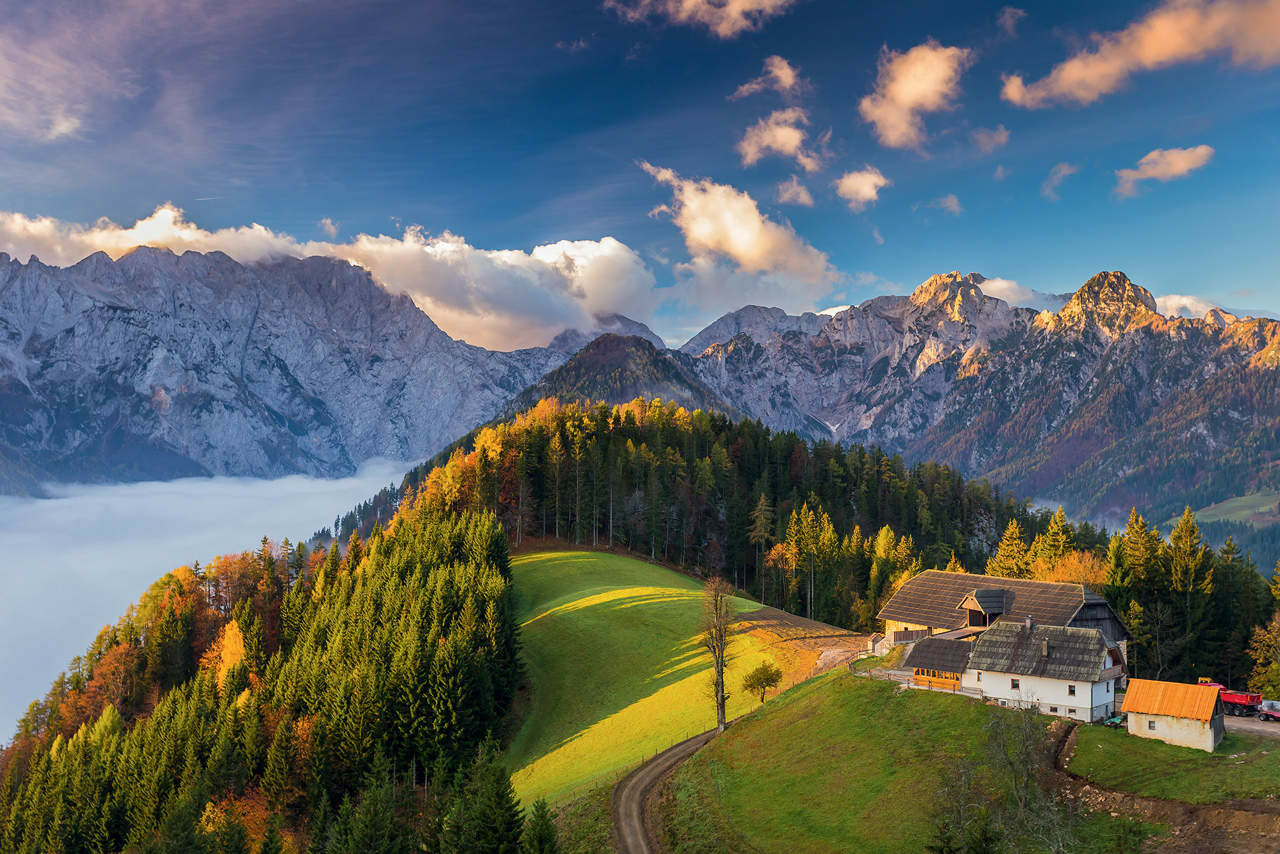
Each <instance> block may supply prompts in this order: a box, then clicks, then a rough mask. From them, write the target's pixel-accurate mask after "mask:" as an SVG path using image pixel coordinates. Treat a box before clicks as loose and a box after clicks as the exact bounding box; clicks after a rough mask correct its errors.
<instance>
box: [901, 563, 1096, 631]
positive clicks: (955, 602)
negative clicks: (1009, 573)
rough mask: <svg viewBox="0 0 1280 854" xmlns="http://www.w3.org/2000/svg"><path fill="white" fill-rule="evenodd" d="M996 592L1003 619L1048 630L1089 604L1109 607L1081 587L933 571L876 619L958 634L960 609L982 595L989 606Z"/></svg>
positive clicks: (909, 583)
mask: <svg viewBox="0 0 1280 854" xmlns="http://www.w3.org/2000/svg"><path fill="white" fill-rule="evenodd" d="M996 590H1001V591H1004V592H1005V594H1006V595H1005V602H1004V603H1003V604H1004V606H1005V610H1004V611H1003V613H1004V614H1005V615H1007V616H1012V617H1030V618H1031V619H1032V620H1033V621H1034V622H1036V623H1042V624H1045V625H1050V626H1065V625H1067V624H1068V623H1070V622H1071V618H1072V617H1074V616H1075V614H1076V612H1077V611H1079V610H1080V609H1081V607H1083V606H1084V605H1085V603H1086V602H1089V603H1090V604H1093V603H1094V602H1095V601H1101V602H1102V604H1103V605H1105V600H1102V599H1101V597H1099V596H1096V595H1095V594H1094V593H1093V592H1092V591H1090V590H1086V589H1085V587H1084V585H1082V584H1064V583H1059V582H1052V581H1031V580H1030V579H1025V578H996V577H994V576H989V575H972V574H970V573H967V572H944V571H942V570H940V569H930V570H926V571H924V572H922V573H920V574H919V575H916V576H914V577H912V578H909V579H907V582H906V583H905V584H903V585H902V587H901V588H900V589H899V590H898V592H897V593H895V594H893V597H892V598H890V599H889V601H888V602H887V603H885V606H884V607H883V608H882V609H880V613H879V614H878V615H877V616H878V618H879V619H881V620H897V621H898V622H901V623H910V624H912V625H917V626H932V627H933V628H941V629H956V628H959V627H960V626H962V625H964V624H965V623H966V622H967V620H968V614H966V613H965V611H964V609H962V608H961V607H960V606H961V604H962V603H963V602H964V601H965V599H966V598H968V597H969V596H972V595H975V594H977V593H978V592H979V591H981V592H982V599H985V600H987V601H990V600H991V599H993V598H994V596H995V595H996V594H995V593H994V592H993V591H996Z"/></svg>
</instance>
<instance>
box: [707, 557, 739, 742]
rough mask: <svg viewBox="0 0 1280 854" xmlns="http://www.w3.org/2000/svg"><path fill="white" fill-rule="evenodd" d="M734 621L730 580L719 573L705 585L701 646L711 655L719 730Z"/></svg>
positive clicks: (723, 718)
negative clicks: (731, 630)
mask: <svg viewBox="0 0 1280 854" xmlns="http://www.w3.org/2000/svg"><path fill="white" fill-rule="evenodd" d="M732 620H733V602H732V599H731V591H730V589H729V583H728V582H727V581H725V580H724V579H723V578H720V577H719V576H717V577H715V578H712V579H711V580H710V581H708V582H707V583H706V585H705V586H704V587H703V588H702V638H701V640H702V645H703V646H704V647H705V648H706V650H707V652H708V653H710V654H711V692H712V697H713V698H714V699H715V703H716V729H718V730H720V731H721V732H723V731H724V728H725V726H726V723H727V722H726V720H725V703H726V702H727V701H728V694H726V693H725V689H724V668H725V661H726V660H727V655H728V651H729V623H730V621H732Z"/></svg>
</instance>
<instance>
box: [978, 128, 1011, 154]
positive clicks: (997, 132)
mask: <svg viewBox="0 0 1280 854" xmlns="http://www.w3.org/2000/svg"><path fill="white" fill-rule="evenodd" d="M971 136H972V137H973V144H974V145H976V146H978V150H979V151H981V152H982V153H983V154H990V153H991V152H993V151H995V150H996V149H997V148H1000V147H1001V146H1003V145H1008V144H1009V129H1008V128H1007V127H1005V126H1004V125H996V126H995V127H994V128H976V129H975V130H974V131H973V133H972V134H971Z"/></svg>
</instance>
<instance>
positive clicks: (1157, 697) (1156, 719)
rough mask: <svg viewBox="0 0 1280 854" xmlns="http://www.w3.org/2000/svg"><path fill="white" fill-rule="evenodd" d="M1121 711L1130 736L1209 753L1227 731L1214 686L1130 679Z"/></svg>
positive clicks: (1214, 748) (1220, 702) (1219, 698)
mask: <svg viewBox="0 0 1280 854" xmlns="http://www.w3.org/2000/svg"><path fill="white" fill-rule="evenodd" d="M1123 711H1124V713H1125V715H1126V716H1127V718H1128V724H1127V726H1128V730H1129V735H1136V736H1138V737H1139V738H1155V739H1159V740H1160V741H1164V742H1167V743H1169V744H1177V745H1180V746H1182V747H1195V748H1199V749H1200V750H1207V751H1208V752H1210V753H1212V752H1213V751H1214V750H1216V749H1217V747H1218V744H1219V743H1221V741H1222V735H1223V733H1224V732H1225V730H1226V724H1225V723H1224V721H1223V713H1222V697H1221V694H1220V693H1219V691H1218V686H1217V685H1190V684H1187V683H1185V682H1157V681H1156V680H1154V679H1130V680H1129V690H1128V691H1127V692H1126V693H1125V695H1124V708H1123Z"/></svg>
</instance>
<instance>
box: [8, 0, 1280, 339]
mask: <svg viewBox="0 0 1280 854" xmlns="http://www.w3.org/2000/svg"><path fill="white" fill-rule="evenodd" d="M476 5H485V6H488V7H489V8H486V9H482V10H476V9H474V8H472V7H474V6H476ZM1015 6H1016V9H1014V10H1013V11H1009V9H1010V8H1012V7H1005V6H1003V5H1002V4H999V3H995V4H990V5H979V4H955V3H913V2H904V3H896V4H888V5H884V6H880V7H876V6H869V5H866V4H853V3H848V2H842V0H726V2H724V3H720V4H712V3H710V2H709V0H693V2H690V3H687V4H685V7H684V8H686V9H693V10H694V16H693V18H691V19H685V20H682V19H680V16H679V14H678V12H676V11H674V10H675V9H676V8H677V6H676V5H675V4H673V3H672V0H608V2H605V3H603V4H602V3H601V2H598V0H593V1H592V2H576V3H572V2H570V3H552V2H548V3H544V4H529V3H511V4H470V3H462V2H458V3H454V2H439V1H438V0H432V2H415V3H395V2H377V3H367V4H359V5H352V4H345V3H336V2H333V3H310V4H296V3H276V4H273V3H271V2H265V3H254V4H252V5H250V4H235V3H230V4H215V3H212V2H206V0H183V2H176V3H158V2H155V0H106V1H105V2H99V3H96V4H84V3H66V4H63V5H57V4H54V5H49V4H40V5H34V4H32V5H18V6H16V7H14V8H13V11H12V13H11V19H10V20H11V25H10V26H8V27H6V31H5V32H4V33H3V35H0V211H5V212H9V213H7V214H0V250H7V251H10V252H11V253H13V254H14V255H16V256H18V257H20V258H24V259H25V257H26V255H27V254H30V253H31V252H35V253H36V254H38V255H39V256H40V257H41V258H42V259H44V260H46V261H49V262H51V263H70V262H72V261H74V260H75V259H76V258H77V257H78V256H80V255H83V254H87V252H88V251H92V250H93V249H95V248H106V249H107V250H108V251H111V252H112V253H113V254H118V252H119V251H123V250H124V248H125V244H126V243H128V242H129V241H130V240H131V239H132V240H134V242H155V243H161V244H165V245H171V246H173V247H174V248H184V247H186V248H225V249H227V251H229V252H231V254H233V255H237V256H238V257H242V258H244V260H253V259H254V257H257V256H256V255H255V253H259V254H260V253H261V252H265V251H268V249H267V248H263V247H268V248H270V247H274V248H272V249H271V251H275V250H277V249H279V248H280V247H285V249H284V251H297V252H302V251H333V252H334V253H335V254H339V255H341V256H342V257H348V258H350V259H351V260H354V261H356V262H358V263H365V264H366V266H369V267H370V269H371V270H372V271H373V273H374V275H375V276H376V277H378V278H379V279H380V280H381V281H383V282H384V284H386V285H387V286H388V287H389V288H392V289H396V290H407V291H409V292H410V293H412V294H413V295H414V296H415V299H416V300H417V301H418V303H419V305H422V306H423V307H424V308H425V309H426V310H427V311H428V313H430V314H431V315H432V316H433V317H434V318H436V320H437V322H440V323H441V325H442V326H444V327H445V328H446V330H447V331H450V332H451V333H452V334H454V335H457V336H459V337H465V338H467V339H468V340H472V341H476V342H477V343H482V344H486V345H488V346H499V345H500V344H501V343H502V342H504V341H505V342H514V344H529V343H540V341H539V340H537V339H540V338H548V337H549V336H550V334H554V331H555V329H556V327H558V326H563V325H566V324H571V323H574V322H580V321H581V317H582V316H584V314H589V313H592V312H598V311H604V310H622V311H624V312H625V313H629V314H632V315H634V316H639V317H640V318H641V319H646V320H650V321H651V322H652V325H654V326H655V328H656V329H657V330H658V331H659V332H660V333H661V334H663V335H664V336H666V337H668V338H670V339H680V338H682V337H687V336H688V335H689V334H692V332H694V331H696V330H697V328H699V327H700V326H701V325H703V324H704V323H705V322H706V321H708V320H710V319H712V318H714V317H715V316H717V315H718V314H720V313H722V312H723V311H726V310H729V309H732V308H736V307H738V306H739V305H741V304H743V303H746V302H771V303H774V304H779V305H782V306H783V307H785V308H787V309H789V310H793V311H795V310H801V309H806V308H823V307H826V306H829V305H833V304H841V303H848V302H858V301H861V300H862V299H865V298H867V297H869V296H872V295H874V294H876V293H882V292H889V291H896V292H902V291H905V290H909V289H910V288H912V287H914V285H915V284H917V283H918V282H919V281H921V280H923V279H924V278H926V277H927V276H929V275H931V274H932V273H935V272H940V271H947V270H952V269H960V270H962V271H970V270H977V271H980V272H982V273H984V274H985V275H987V276H992V277H1000V278H1002V279H1004V280H1007V282H1006V283H1005V288H1006V289H1007V290H1004V291H1002V293H1008V294H1011V295H1013V294H1017V293H1021V292H1022V291H1020V290H1017V289H1016V288H1015V286H1014V285H1012V284H1011V283H1013V282H1016V283H1017V287H1018V288H1022V289H1029V290H1033V291H1038V292H1048V293H1061V292H1064V291H1070V290H1074V289H1075V288H1076V287H1078V286H1079V284H1080V283H1082V282H1083V281H1084V280H1085V279H1086V278H1088V277H1089V276H1090V275H1092V274H1093V273H1095V272H1097V271H1098V270H1102V269H1120V270H1124V271H1126V272H1127V273H1129V275H1130V276H1131V277H1132V278H1134V279H1135V280H1136V281H1138V282H1139V283H1141V284H1144V285H1146V286H1147V287H1149V288H1150V289H1151V290H1152V291H1154V292H1156V293H1157V294H1158V295H1159V294H1179V295H1190V296H1195V297H1199V298H1201V299H1204V300H1206V301H1209V302H1213V303H1216V304H1220V305H1225V306H1228V307H1241V308H1249V309H1265V310H1268V311H1280V273H1277V270H1278V269H1280V264H1278V263H1277V262H1278V261H1280V258H1278V257H1277V256H1278V255H1280V252H1278V250H1277V248H1276V223H1277V222H1280V192H1278V191H1280V165H1278V164H1277V156H1276V154H1277V152H1278V151H1280V48H1278V47H1276V46H1277V45H1280V3H1278V2H1277V0H1248V2H1246V0H1173V2H1166V3H1162V4H1150V3H1147V4H1127V3H1077V4H1071V6H1070V8H1069V9H1068V8H1065V6H1066V4H1033V3H1017V4H1015ZM726 10H727V12H728V14H726ZM735 10H745V14H746V16H745V17H743V18H734V17H733V16H732V13H733V12H734V11H735ZM1156 25H1161V26H1160V27H1157V26H1156ZM1144 27H1145V29H1144ZM1179 27H1181V28H1182V29H1183V30H1184V31H1185V32H1179V29H1178V28H1179ZM1181 36H1188V38H1187V39H1186V41H1187V43H1186V44H1184V43H1182V41H1180V40H1179V38H1180V37H1181ZM1082 53H1083V54H1085V56H1084V58H1083V60H1081V59H1079V57H1080V55H1081V54H1082ZM769 57H780V58H781V60H782V61H784V62H785V66H786V67H787V68H789V69H791V70H793V71H794V72H795V74H796V75H797V76H798V78H799V79H800V80H801V81H802V82H801V83H800V84H799V85H797V86H795V87H793V88H792V89H790V90H789V91H785V92H781V91H777V89H776V88H770V87H769V86H768V85H764V84H762V85H761V86H760V87H757V88H760V89H761V91H757V92H755V93H753V94H746V95H744V96H743V97H738V98H731V97H730V96H732V95H733V94H734V93H735V91H736V90H738V89H739V87H741V86H742V85H743V84H745V83H748V81H751V80H753V79H755V78H758V77H760V76H761V74H762V71H763V70H764V68H765V62H766V59H767V58H769ZM1073 57H1076V58H1077V59H1076V60H1075V65H1068V66H1066V67H1065V68H1064V67H1063V64H1064V63H1067V62H1068V61H1071V60H1072V58H1073ZM774 62H775V63H776V62H777V60H774ZM1055 69H1059V74H1060V75H1061V76H1062V80H1057V79H1056V78H1050V77H1047V76H1048V75H1051V74H1053V73H1054V71H1055ZM899 72H901V73H899ZM913 74H914V75H916V76H917V77H922V78H923V80H924V82H922V83H920V82H919V81H917V82H918V83H919V85H918V86H915V87H913V86H912V85H911V84H910V81H909V79H908V78H911V76H912V75H913ZM1013 74H1018V75H1021V78H1022V80H1023V81H1024V83H1025V86H1024V87H1023V89H1022V90H1021V91H1017V90H1013V89H1011V88H1010V87H1009V86H1008V85H1006V83H1005V82H1004V81H1005V78H1006V77H1007V76H1008V75H1013ZM1064 81H1065V82H1064ZM767 82H769V81H766V83H767ZM922 87H923V88H922ZM868 98H871V99H874V101H873V108H872V109H867V108H866V106H865V105H866V104H867V100H866V99H868ZM876 105H878V106H876ZM922 105H923V106H922ZM913 106H914V107H918V109H913ZM935 107H936V108H935ZM771 116H773V117H774V119H775V122H774V125H773V126H772V127H771V128H770V133H772V134H773V135H772V136H770V137H769V138H770V139H772V140H774V141H775V143H777V145H782V146H783V147H784V148H786V147H787V146H790V148H787V151H789V152H790V153H783V152H779V151H778V150H777V145H775V147H774V149H769V148H768V147H767V146H766V147H765V149H764V150H763V153H762V154H761V156H760V157H759V159H758V160H757V161H756V162H754V163H748V162H747V161H748V160H749V158H748V157H746V156H744V153H743V151H744V149H743V147H742V140H743V138H744V135H745V134H747V132H748V129H749V128H750V127H752V126H753V125H755V124H756V123H757V122H760V121H762V120H764V121H767V120H769V118H770V117H771ZM869 117H872V118H874V119H875V120H868V119H869ZM1001 128H1003V129H1004V131H1007V139H1006V138H1005V137H1006V134H1004V133H1003V132H1001V133H998V134H997V135H995V137H994V138H993V139H994V142H995V143H1000V144H998V145H996V146H995V147H994V148H991V146H990V145H988V146H987V147H988V149H990V150H983V148H982V147H981V146H980V145H979V144H978V141H977V138H976V137H975V132H976V131H979V130H988V131H993V130H999V129H1001ZM799 131H802V132H803V134H804V139H803V142H801V143H800V144H799V145H796V144H795V143H794V140H795V139H796V134H797V132H799ZM904 137H905V138H904ZM761 138H764V137H763V136H762V137H761ZM779 140H781V142H778V141H779ZM1144 157H1146V158H1148V159H1147V160H1146V161H1143V162H1144V163H1145V164H1146V165H1145V168H1143V169H1142V171H1141V172H1140V173H1137V177H1136V180H1135V181H1134V182H1133V183H1132V184H1131V186H1130V189H1129V192H1130V194H1129V195H1121V194H1119V193H1118V192H1117V190H1118V189H1119V190H1120V191H1122V192H1124V191H1125V190H1126V184H1125V182H1123V181H1121V180H1120V179H1119V178H1118V176H1117V170H1125V169H1139V168H1140V166H1139V162H1140V161H1142V160H1143V158H1144ZM645 164H650V165H651V168H648V169H646V168H645ZM1059 164H1068V165H1067V166H1065V167H1061V168H1060V170H1059V171H1060V172H1061V173H1063V174H1065V175H1066V177H1065V178H1064V179H1063V180H1062V181H1061V183H1060V184H1059V185H1058V186H1057V187H1056V190H1055V191H1053V192H1049V191H1048V190H1046V189H1045V186H1044V185H1045V181H1046V178H1047V177H1048V176H1049V175H1050V173H1051V171H1052V170H1053V169H1054V167H1055V166H1058V165H1059ZM998 168H999V170H1000V175H1001V176H1002V177H997V169H998ZM663 170H670V171H663ZM869 170H875V172H876V173H878V175H879V176H881V178H882V179H884V180H880V181H878V183H879V186H877V187H875V188H874V189H875V192H874V194H873V195H874V198H871V197H867V196H865V195H857V194H855V196H856V197H855V198H844V197H842V196H841V195H840V194H839V193H838V191H837V181H839V180H840V179H841V177H842V176H844V175H846V174H848V173H851V172H854V173H862V174H863V175H867V174H870V171H869ZM1068 173H1069V174H1068ZM1147 175H1150V176H1151V177H1143V176H1147ZM792 176H796V178H797V180H798V182H799V184H802V185H803V186H804V188H805V189H806V190H807V191H808V194H809V196H811V198H812V202H813V204H812V206H805V205H801V204H795V203H794V202H792V203H787V202H781V201H779V185H780V184H783V183H784V182H787V181H789V180H790V179H791V178H792ZM699 182H703V183H699ZM886 182H887V183H886ZM855 183H858V182H855ZM872 183H873V184H875V183H877V182H876V181H873V182H872ZM861 186H864V187H865V186H866V183H865V182H862V184H861ZM1051 196H1056V198H1052V197H1051ZM950 197H954V200H953V201H952V200H951V198H950ZM792 198H793V199H794V198H795V196H794V195H793V196H792ZM164 203H168V204H170V205H172V206H173V208H175V209H180V211H181V212H182V213H181V215H178V214H177V213H170V214H166V217H165V218H164V222H163V223H159V224H155V225H154V227H152V228H150V230H145V229H144V230H142V231H126V232H124V233H123V234H121V233H119V232H120V229H112V228H107V227H106V226H102V225H99V226H98V227H96V228H95V227H94V226H93V223H95V222H96V221H97V220H98V219H99V218H101V217H105V218H107V219H108V220H110V222H111V223H114V224H118V225H119V226H120V227H121V229H128V228H129V227H130V226H132V225H133V224H134V223H135V221H137V220H144V221H146V220H147V219H148V218H149V217H152V215H153V212H154V211H156V209H157V206H159V205H161V204H164ZM854 207H856V208H859V209H858V210H854V209H852V208H854ZM655 209H658V210H656V211H655ZM753 209H754V210H753ZM42 218H43V219H42ZM326 222H327V223H328V224H331V225H328V224H322V223H326ZM251 223H257V224H260V225H261V226H262V229H259V230H257V231H256V232H254V233H253V234H249V233H248V232H246V230H245V228H244V227H245V226H248V225H249V224H251ZM406 227H416V229H414V230H413V231H412V234H413V235H414V239H413V240H411V241H410V240H407V239H406V232H405V231H404V229H405V228H406ZM419 229H420V230H419ZM717 229H718V231H717ZM264 233H265V235H266V236H265V237H264V236H263V235H264ZM445 233H448V235H449V236H450V240H449V241H447V243H448V245H447V246H443V248H442V245H441V244H439V242H438V238H439V236H440V235H442V234H445ZM361 234H363V235H366V236H368V239H367V240H365V241H363V242H362V243H361V242H360V241H359V238H358V235H361ZM139 235H141V236H139ZM254 235H256V237H255V240H257V242H256V243H253V244H252V247H249V248H246V241H247V240H248V237H253V236H254ZM605 237H612V238H614V239H615V241H616V245H615V244H614V243H609V244H604V243H601V240H602V238H605ZM135 238H136V239H135ZM259 238H261V239H259ZM561 241H574V242H575V243H573V244H560V242H561ZM357 243H360V245H359V246H356V245H355V244H357ZM545 245H560V246H561V249H560V250H557V251H542V252H541V253H532V250H533V249H534V247H536V246H545ZM334 247H339V248H336V249H335V248H334ZM446 250H447V251H446ZM504 250H513V253H505V252H503V251H504ZM414 252H418V254H424V253H425V254H426V255H427V256H429V258H430V263H425V262H424V263H419V262H418V260H414V261H413V262H412V263H409V262H408V261H406V260H405V259H406V258H408V257H409V256H410V255H413V253H414ZM531 253H532V254H531ZM414 257H415V258H416V256H414ZM388 258H391V259H392V260H388ZM606 262H607V263H606ZM406 264H408V266H407V267H406ZM592 265H594V267H593V266H592ZM526 291H531V292H532V293H529V292H526ZM521 314H523V315H525V316H526V320H527V318H532V320H527V322H523V323H522V322H521V320H520V315H521Z"/></svg>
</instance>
